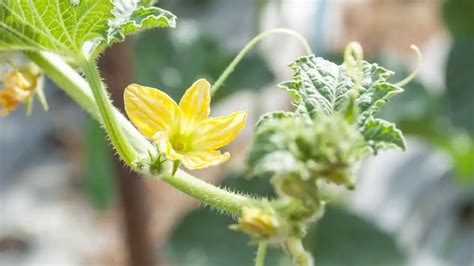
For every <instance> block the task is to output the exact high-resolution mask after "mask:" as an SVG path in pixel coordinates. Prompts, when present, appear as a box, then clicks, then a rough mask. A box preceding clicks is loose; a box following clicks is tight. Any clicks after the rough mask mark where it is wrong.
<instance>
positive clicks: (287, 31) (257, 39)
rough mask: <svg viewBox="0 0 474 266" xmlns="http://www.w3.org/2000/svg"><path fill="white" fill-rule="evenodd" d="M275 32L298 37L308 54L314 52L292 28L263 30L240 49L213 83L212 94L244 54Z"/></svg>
mask: <svg viewBox="0 0 474 266" xmlns="http://www.w3.org/2000/svg"><path fill="white" fill-rule="evenodd" d="M273 34H287V35H291V36H294V37H296V38H298V40H299V41H300V42H301V44H302V45H303V47H304V49H305V51H306V53H307V54H311V53H312V51H311V47H310V46H309V44H308V42H307V41H306V39H305V38H304V37H303V36H302V35H301V34H299V33H298V32H296V31H293V30H290V29H272V30H268V31H265V32H262V33H260V34H259V35H257V36H255V37H254V38H253V39H252V40H251V41H250V42H249V43H247V45H245V46H244V48H242V50H240V52H239V53H238V54H237V56H236V57H235V58H234V60H232V62H231V63H230V64H229V65H228V66H227V68H226V69H225V70H224V72H222V74H221V75H220V76H219V78H218V79H217V81H216V82H215V83H214V84H213V85H212V88H211V96H212V95H214V94H215V93H216V92H217V91H218V90H219V89H220V87H221V86H222V85H223V84H224V81H225V80H226V79H227V78H228V77H229V76H230V74H231V73H232V72H234V69H235V67H236V66H237V65H238V64H239V63H240V61H241V60H242V59H243V58H244V56H245V55H246V54H247V53H248V52H249V51H250V50H251V49H252V48H253V47H255V45H257V44H258V43H259V42H260V41H262V40H263V39H265V38H266V37H268V36H270V35H273Z"/></svg>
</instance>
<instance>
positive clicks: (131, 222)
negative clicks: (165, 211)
mask: <svg viewBox="0 0 474 266" xmlns="http://www.w3.org/2000/svg"><path fill="white" fill-rule="evenodd" d="M132 62H133V51H132V45H131V42H129V41H126V42H124V43H120V44H116V45H114V46H113V47H112V48H110V49H108V50H107V51H106V53H105V54H104V55H103V56H102V57H101V60H100V62H99V66H100V69H101V72H102V73H103V77H104V78H105V82H106V83H107V85H108V87H109V91H110V93H111V95H112V99H113V101H114V105H115V106H117V107H118V108H120V109H122V110H123V97H122V95H123V90H124V88H125V87H126V86H127V85H129V84H130V83H132V82H133V74H132V73H133V69H132V67H133V64H132ZM114 159H115V165H116V167H117V173H118V176H117V185H118V192H119V199H120V203H121V205H122V208H123V215H124V222H125V230H126V241H127V246H128V250H129V264H130V265H132V266H151V265H154V264H155V263H154V261H155V260H156V259H157V256H156V255H155V252H154V247H153V245H152V240H151V239H150V237H149V234H148V229H149V222H150V220H149V215H148V206H147V197H146V189H145V187H144V182H143V178H141V177H140V176H139V175H137V174H135V173H133V172H132V171H130V169H128V168H127V167H126V166H124V165H123V163H122V162H121V161H120V160H119V159H118V158H117V157H116V156H115V158H114Z"/></svg>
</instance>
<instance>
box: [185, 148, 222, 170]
mask: <svg viewBox="0 0 474 266" xmlns="http://www.w3.org/2000/svg"><path fill="white" fill-rule="evenodd" d="M229 157H230V153H228V152H226V153H224V154H221V152H220V151H218V150H202V151H194V152H189V153H186V154H185V155H184V157H183V158H182V159H181V162H182V163H183V164H184V166H186V168H188V169H200V168H205V167H208V166H212V165H217V164H220V163H223V162H225V161H227V160H228V159H229Z"/></svg>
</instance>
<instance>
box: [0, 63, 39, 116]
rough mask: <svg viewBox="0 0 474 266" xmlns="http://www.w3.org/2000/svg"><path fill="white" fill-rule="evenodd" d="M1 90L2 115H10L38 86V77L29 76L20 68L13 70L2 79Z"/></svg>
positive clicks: (0, 113)
mask: <svg viewBox="0 0 474 266" xmlns="http://www.w3.org/2000/svg"><path fill="white" fill-rule="evenodd" d="M1 83H2V84H3V90H1V91H0V107H1V109H0V115H2V116H4V115H8V114H9V113H10V112H11V111H13V110H15V109H16V107H17V106H18V105H19V104H20V103H23V102H26V101H27V100H28V99H29V98H30V97H31V95H32V94H33V92H34V89H35V88H36V79H33V78H28V76H26V75H23V73H21V72H20V71H19V70H13V71H11V72H9V73H8V74H6V75H5V78H3V79H2V82H1Z"/></svg>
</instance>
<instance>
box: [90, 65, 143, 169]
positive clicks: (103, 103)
mask: <svg viewBox="0 0 474 266" xmlns="http://www.w3.org/2000/svg"><path fill="white" fill-rule="evenodd" d="M81 65H82V67H83V69H84V73H85V75H86V79H87V80H88V81H89V85H90V87H91V89H92V94H93V95H94V98H95V101H96V103H97V107H98V109H99V112H100V115H101V117H102V122H103V124H104V126H105V130H106V131H107V134H108V136H109V138H110V140H111V141H112V144H113V146H114V147H115V149H116V150H117V152H118V154H119V155H120V157H121V158H122V159H123V160H124V161H125V163H127V164H128V165H132V163H133V162H134V161H135V160H136V158H137V154H136V151H135V150H134V149H133V147H132V146H131V145H130V143H129V142H128V140H127V139H126V138H125V135H124V134H123V132H122V129H121V128H120V126H119V124H118V122H117V119H115V117H114V113H113V106H112V102H111V100H110V98H109V96H108V95H107V90H106V89H105V86H104V83H102V80H101V77H100V74H99V70H98V69H97V66H96V64H95V63H94V62H91V61H89V60H84V61H83V62H82V64H81Z"/></svg>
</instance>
